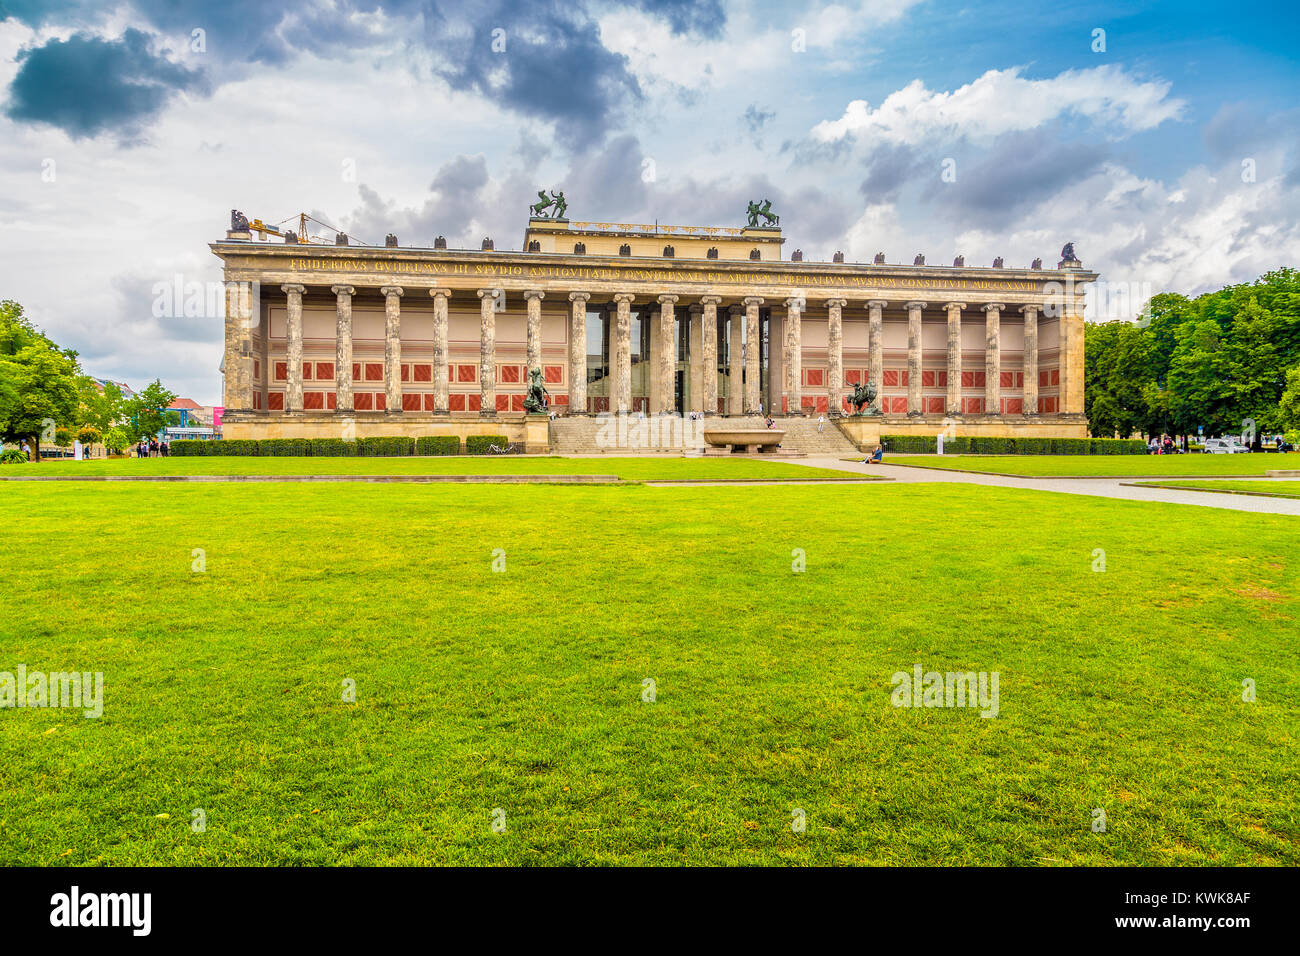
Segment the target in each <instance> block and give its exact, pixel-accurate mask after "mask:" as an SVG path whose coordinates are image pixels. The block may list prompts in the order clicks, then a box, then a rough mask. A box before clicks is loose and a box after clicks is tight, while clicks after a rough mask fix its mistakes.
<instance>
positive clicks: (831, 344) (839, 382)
mask: <svg viewBox="0 0 1300 956" xmlns="http://www.w3.org/2000/svg"><path fill="white" fill-rule="evenodd" d="M848 304H849V300H848V299H827V300H826V404H827V407H828V409H829V414H830V417H831V418H837V417H839V415H840V414H841V413H842V412H843V410H844V312H843V309H844V307H845V306H846V305H848Z"/></svg>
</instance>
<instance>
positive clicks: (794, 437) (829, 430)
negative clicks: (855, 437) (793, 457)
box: [776, 417, 860, 458]
mask: <svg viewBox="0 0 1300 956" xmlns="http://www.w3.org/2000/svg"><path fill="white" fill-rule="evenodd" d="M776 427H777V428H783V429H785V438H784V439H782V441H781V451H783V452H790V451H798V452H799V453H800V454H804V455H833V456H835V457H837V458H845V457H852V456H853V455H857V454H860V452H859V451H858V449H857V446H855V445H854V444H853V442H851V441H849V439H848V436H847V435H845V434H844V432H842V431H840V429H839V427H838V426H837V425H836V424H835V423H834V422H833V421H831V420H830V419H829V418H828V419H827V420H826V421H825V422H824V423H823V424H822V430H821V431H820V432H819V431H817V419H816V418H794V417H791V418H778V419H777V420H776Z"/></svg>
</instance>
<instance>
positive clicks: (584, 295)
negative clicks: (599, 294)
mask: <svg viewBox="0 0 1300 956" xmlns="http://www.w3.org/2000/svg"><path fill="white" fill-rule="evenodd" d="M590 299H591V293H590V292H570V293H569V301H570V302H587V301H589V300H590Z"/></svg>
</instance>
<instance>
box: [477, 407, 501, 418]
mask: <svg viewBox="0 0 1300 956" xmlns="http://www.w3.org/2000/svg"><path fill="white" fill-rule="evenodd" d="M478 417H479V418H496V417H497V413H496V409H492V410H491V411H487V410H482V409H480V411H479V413H478Z"/></svg>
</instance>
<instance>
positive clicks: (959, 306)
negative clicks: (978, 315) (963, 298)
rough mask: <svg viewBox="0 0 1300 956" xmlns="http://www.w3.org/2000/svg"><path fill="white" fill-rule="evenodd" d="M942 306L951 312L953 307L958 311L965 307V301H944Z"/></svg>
mask: <svg viewBox="0 0 1300 956" xmlns="http://www.w3.org/2000/svg"><path fill="white" fill-rule="evenodd" d="M943 307H944V308H945V309H947V310H948V311H949V312H951V311H952V310H953V309H957V310H958V311H960V310H962V309H964V308H966V303H965V302H945V303H944V305H943Z"/></svg>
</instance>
